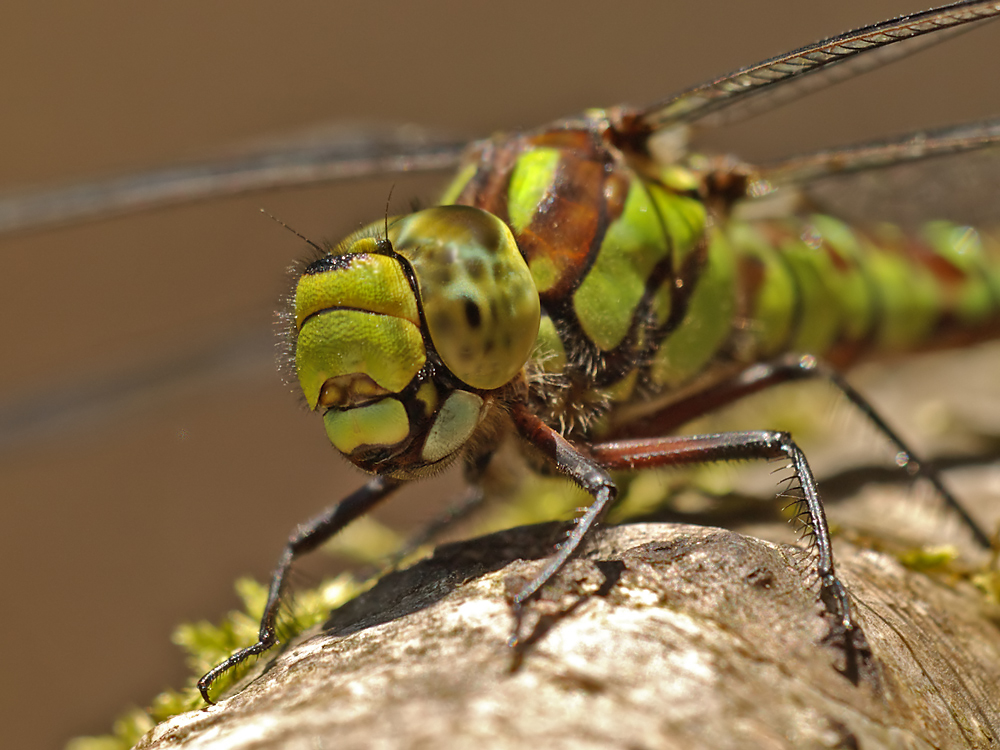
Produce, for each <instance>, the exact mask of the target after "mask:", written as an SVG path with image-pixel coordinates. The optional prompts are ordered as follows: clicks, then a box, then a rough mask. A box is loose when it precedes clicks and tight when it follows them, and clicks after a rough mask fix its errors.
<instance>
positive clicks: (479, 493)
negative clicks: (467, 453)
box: [386, 485, 486, 569]
mask: <svg viewBox="0 0 1000 750" xmlns="http://www.w3.org/2000/svg"><path fill="white" fill-rule="evenodd" d="M485 499H486V493H485V492H484V491H483V488H482V487H479V486H478V485H476V486H473V487H470V488H469V490H468V492H466V493H465V495H463V496H462V497H461V499H460V500H459V501H458V502H457V503H455V504H454V505H452V506H451V507H449V508H447V509H446V510H445V511H444V512H443V513H441V514H439V515H438V516H436V517H435V518H434V519H433V520H432V521H431V522H430V523H428V524H427V525H426V526H424V528H422V529H421V530H420V531H419V532H418V533H416V534H414V535H413V536H412V537H410V538H409V539H407V540H406V543H405V544H404V545H403V546H402V548H400V549H399V550H397V551H396V552H393V553H392V556H391V557H390V558H389V563H388V565H387V566H386V567H387V568H389V569H394V568H397V567H398V566H399V565H400V564H402V562H403V561H404V560H406V559H407V558H409V557H410V556H411V555H412V554H414V553H415V552H416V551H417V550H419V549H420V548H421V547H423V546H424V545H426V544H430V543H431V542H433V541H435V540H436V539H437V538H438V537H440V536H441V535H442V534H444V533H445V532H446V531H448V529H450V528H452V527H453V526H454V525H455V524H457V523H459V522H461V521H464V520H465V519H467V518H468V517H469V516H471V515H472V514H474V513H475V512H476V511H477V510H479V509H480V508H481V507H482V505H483V501H484V500H485Z"/></svg>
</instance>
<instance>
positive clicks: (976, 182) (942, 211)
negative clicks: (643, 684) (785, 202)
mask: <svg viewBox="0 0 1000 750" xmlns="http://www.w3.org/2000/svg"><path fill="white" fill-rule="evenodd" d="M757 175H758V177H757V179H756V181H755V182H754V183H752V184H751V186H750V190H749V192H750V194H751V195H753V196H756V197H759V198H767V197H769V196H770V195H772V194H779V195H780V193H781V192H782V191H783V189H786V190H787V189H788V188H792V189H795V190H798V191H800V192H801V193H803V194H805V195H806V196H808V198H809V199H810V203H811V204H812V206H814V207H816V206H818V207H820V208H822V209H823V210H825V211H830V212H832V213H835V214H837V215H838V216H840V217H842V218H845V219H849V220H853V221H865V220H877V221H892V222H895V223H897V224H901V225H903V226H908V227H912V226H916V225H917V224H919V223H921V222H923V221H926V220H928V219H945V218H946V219H951V220H952V221H958V222H962V223H968V224H979V225H983V226H990V225H997V224H1000V205H997V201H996V198H995V196H996V195H997V194H998V193H1000V118H996V119H991V120H983V121H981V122H975V123H965V124H962V125H957V126H951V127H947V128H941V129H937V130H924V131H917V132H913V133H907V134H905V135H900V136H895V137H893V138H888V139H884V140H878V141H871V142H867V143H860V144H854V145H851V146H845V147H840V148H834V149H826V150H822V151H817V152H815V153H812V154H805V155H801V156H795V157H790V158H787V159H783V160H781V161H780V162H774V163H771V164H764V165H761V166H760V167H759V168H758V170H757Z"/></svg>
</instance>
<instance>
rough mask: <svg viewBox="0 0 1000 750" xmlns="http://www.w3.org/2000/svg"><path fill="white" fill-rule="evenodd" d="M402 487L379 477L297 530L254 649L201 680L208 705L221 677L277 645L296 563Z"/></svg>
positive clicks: (283, 555) (274, 583)
mask: <svg viewBox="0 0 1000 750" xmlns="http://www.w3.org/2000/svg"><path fill="white" fill-rule="evenodd" d="M401 484H402V482H400V481H399V480H396V479H388V478H386V477H376V478H375V479H372V480H371V481H370V482H368V484H366V485H365V486H364V487H362V488H360V489H359V490H357V491H355V492H353V493H352V494H350V495H348V496H347V497H346V498H344V499H343V500H341V501H340V502H339V503H337V504H336V505H334V506H332V507H330V508H328V509H327V510H325V511H324V512H323V513H321V514H320V515H318V516H316V517H315V518H313V519H312V520H311V521H308V522H307V523H305V524H302V525H300V526H299V527H298V528H296V530H295V532H294V533H293V534H292V535H291V537H290V538H289V539H288V542H287V543H286V544H285V549H284V551H283V552H282V553H281V557H280V558H279V559H278V565H277V567H275V569H274V573H273V574H272V576H271V587H270V589H269V590H268V592H267V604H266V605H265V606H264V614H263V616H262V617H261V620H260V633H259V635H258V637H257V642H256V643H254V644H253V645H252V646H248V647H247V648H243V649H240V650H239V651H237V652H236V653H235V654H233V655H232V656H230V657H229V658H228V659H226V660H225V661H224V662H222V663H221V664H219V665H218V666H216V667H213V668H212V669H211V670H209V671H208V672H206V673H205V674H204V675H203V676H202V678H201V679H200V680H198V690H199V691H200V692H201V697H202V698H204V699H205V702H206V703H214V702H215V701H213V700H212V699H211V697H209V694H208V689H209V688H210V687H211V685H212V683H213V682H215V680H217V679H218V678H219V676H220V675H222V674H223V673H224V672H226V671H228V670H230V669H232V668H233V667H235V666H236V665H237V664H240V663H241V662H243V661H246V659H248V658H249V657H251V656H253V655H255V654H260V653H263V652H264V651H266V650H267V649H269V648H271V646H273V645H274V644H275V643H277V642H278V638H277V633H276V630H275V623H276V620H277V617H278V607H279V605H280V604H281V594H282V592H283V590H284V587H285V581H286V579H287V577H288V572H289V570H290V569H291V567H292V563H293V562H294V561H295V559H296V558H297V557H299V556H301V555H304V554H306V553H307V552H311V551H313V550H314V549H316V548H317V547H319V546H320V545H321V544H323V543H324V542H325V541H326V540H327V539H329V538H330V537H332V536H333V535H334V534H336V533H337V532H338V531H340V530H341V529H343V528H344V527H345V526H347V525H348V524H349V523H351V522H352V521H354V520H355V519H356V518H358V517H359V516H363V515H364V514H365V513H367V512H368V511H369V510H371V509H372V508H373V507H374V506H375V505H376V504H377V503H378V502H380V501H381V500H384V499H385V498H386V497H387V496H388V495H389V494H390V493H391V492H392V491H393V490H395V489H396V488H398V487H399V486H400V485H401Z"/></svg>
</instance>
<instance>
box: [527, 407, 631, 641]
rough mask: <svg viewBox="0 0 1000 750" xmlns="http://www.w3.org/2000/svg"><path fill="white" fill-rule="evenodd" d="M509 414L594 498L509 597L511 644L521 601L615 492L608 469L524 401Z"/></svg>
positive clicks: (558, 565) (564, 558) (569, 552)
mask: <svg viewBox="0 0 1000 750" xmlns="http://www.w3.org/2000/svg"><path fill="white" fill-rule="evenodd" d="M511 417H512V418H513V421H514V425H515V426H516V427H517V430H518V432H519V433H520V434H521V437H523V438H525V439H526V440H527V441H528V442H529V443H531V444H532V445H533V446H534V447H535V448H536V449H537V450H539V451H540V452H541V453H542V454H543V455H545V456H546V457H547V458H548V459H549V460H550V461H551V462H552V465H553V466H554V467H555V468H556V469H557V470H558V471H560V472H561V473H563V474H565V475H566V476H567V477H569V478H570V479H572V480H573V481H574V482H576V483H577V484H578V485H580V487H582V488H583V489H584V490H586V491H587V492H589V493H590V494H591V495H592V496H593V498H594V502H593V503H591V505H590V507H589V508H588V509H587V510H586V512H585V513H584V514H583V515H582V516H580V517H579V518H577V519H576V522H575V524H574V525H573V529H572V530H571V531H570V533H569V534H568V535H567V537H566V538H565V539H564V540H563V541H562V542H561V543H560V544H559V546H558V547H557V548H556V554H555V555H553V556H552V557H551V558H550V559H549V561H548V563H546V565H545V567H544V568H543V569H542V570H541V572H540V573H538V574H537V575H536V576H535V577H534V578H533V579H532V580H531V581H529V582H528V584H527V585H525V587H524V588H523V589H521V590H520V591H519V592H518V593H517V594H515V595H514V597H513V598H512V599H511V606H512V607H513V610H514V618H515V625H514V634H513V636H512V637H511V640H510V644H511V646H514V647H517V646H518V645H519V644H520V631H521V618H522V615H523V608H524V605H525V604H526V603H527V602H528V601H530V600H531V599H532V598H534V597H535V596H537V594H538V592H539V591H541V589H542V587H543V586H545V584H546V583H548V582H549V581H550V580H552V577H553V576H554V575H555V574H556V573H558V572H559V571H560V570H561V569H562V567H563V566H564V565H565V564H566V563H567V562H568V561H569V559H570V557H572V556H573V553H574V552H576V550H577V548H579V546H580V543H581V542H583V539H584V537H586V535H587V532H588V531H590V529H592V528H593V527H594V524H595V523H597V522H598V521H599V520H600V519H601V517H602V516H603V515H604V514H605V513H606V512H607V510H608V508H609V507H610V506H611V504H612V502H613V501H614V499H615V496H616V494H617V492H618V489H617V487H615V483H614V481H613V480H612V479H611V476H610V475H609V474H608V472H607V471H606V470H605V469H604V468H602V467H601V466H600V465H599V464H597V463H596V462H595V461H593V460H592V459H590V458H588V457H587V456H584V455H583V454H582V453H580V451H579V450H577V449H576V448H575V447H574V446H573V445H572V444H571V443H570V442H569V441H568V440H566V438H564V437H563V436H562V435H560V434H559V433H558V432H556V431H555V430H553V429H552V428H551V427H549V426H548V425H546V424H545V423H544V422H543V421H542V420H541V419H539V418H538V417H537V416H536V415H535V414H533V413H532V412H531V411H530V410H529V409H528V408H527V406H525V405H524V404H515V405H514V407H513V408H512V409H511Z"/></svg>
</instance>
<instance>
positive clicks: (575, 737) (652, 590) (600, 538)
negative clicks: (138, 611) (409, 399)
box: [138, 524, 1000, 750]
mask: <svg viewBox="0 0 1000 750" xmlns="http://www.w3.org/2000/svg"><path fill="white" fill-rule="evenodd" d="M562 529H563V527H561V526H559V525H557V524H551V525H544V526H537V527H525V528H519V529H513V530H511V531H508V532H503V533H500V534H494V535H491V536H488V537H483V538H480V539H474V540H471V541H467V542H463V543H459V544H452V545H447V546H443V547H440V548H439V549H438V550H437V552H436V554H435V555H434V557H432V558H430V559H428V560H425V561H423V562H421V563H418V564H417V565H415V566H414V567H412V568H410V569H407V570H404V571H400V572H397V573H393V574H391V575H389V576H388V577H386V578H385V579H383V580H382V581H381V582H380V583H379V584H378V586H376V587H375V588H374V589H372V590H371V591H370V592H368V593H367V594H365V595H363V596H361V597H360V598H358V599H357V600H355V601H353V602H351V603H349V604H348V605H346V606H345V607H343V608H341V609H340V610H338V611H337V612H335V613H334V614H333V615H332V617H331V619H330V620H329V621H328V622H327V623H326V624H325V625H324V626H323V627H322V628H320V629H317V630H315V631H312V632H310V633H307V634H305V635H304V636H302V637H300V638H299V639H297V640H296V641H293V642H292V643H291V644H290V645H289V647H287V648H286V649H285V650H284V651H282V652H281V653H279V654H277V656H276V657H275V658H274V659H273V660H266V663H265V660H262V663H261V665H260V667H259V669H258V670H257V671H256V672H255V673H254V675H253V676H252V677H251V678H249V679H248V680H247V681H245V682H244V684H243V685H242V686H240V689H239V690H238V691H237V692H235V693H233V694H232V695H231V696H230V697H228V698H226V699H224V700H221V701H220V703H219V704H218V705H217V706H213V707H210V708H206V709H205V710H202V711H195V712H191V713H188V714H184V715H181V716H177V717H175V718H173V719H171V720H169V721H167V722H165V723H163V724H161V725H160V726H159V727H157V728H156V729H155V730H153V732H151V733H150V734H149V735H147V737H146V738H144V739H143V741H141V742H140V743H139V745H138V747H139V748H144V749H146V750H152V749H153V748H156V749H157V750H159V749H162V748H213V750H215V749H218V748H241V749H249V748H253V749H254V750H264V749H265V748H288V749H299V748H301V749H302V750H307V749H308V750H317V748H337V749H338V750H344V749H345V748H369V747H377V748H424V747H427V748H445V749H446V748H476V747H480V748H526V747H533V746H534V747H547V748H549V747H573V748H592V747H593V748H598V747H599V748H609V747H610V748H678V749H680V748H685V749H689V748H876V747H877V748H883V747H884V748H931V747H934V748H967V747H969V748H988V747H998V746H1000V627H998V622H1000V616H998V613H997V611H996V608H992V607H991V606H990V605H987V604H986V603H985V600H984V598H983V597H982V596H981V595H980V594H979V593H977V592H976V591H975V590H974V589H973V588H972V587H971V586H969V585H968V584H964V583H957V584H956V582H955V581H944V580H937V579H935V578H933V577H930V576H927V575H924V574H921V573H916V572H913V571H910V570H907V569H906V568H904V567H903V566H902V565H900V563H899V562H897V561H896V559H895V558H893V557H891V556H888V555H885V554H881V553H876V552H872V551H867V550H860V549H857V548H855V547H853V546H851V545H850V544H848V543H847V542H844V541H842V540H838V541H837V542H836V545H835V546H836V552H837V555H838V557H837V561H838V565H839V571H840V574H841V576H842V578H843V580H844V582H845V583H846V584H847V586H848V587H849V589H850V591H851V594H852V596H853V599H854V604H855V607H856V614H857V617H858V619H859V620H860V621H861V623H862V625H863V628H864V631H865V633H866V635H867V638H868V641H869V643H870V645H871V649H872V654H873V660H872V662H871V664H870V666H869V668H867V669H862V671H861V673H860V676H859V679H858V681H857V683H856V684H855V683H853V682H852V681H851V680H849V679H848V678H847V677H845V676H844V674H843V673H842V672H841V671H840V670H841V668H842V667H843V665H844V659H843V653H842V652H841V651H839V650H838V649H837V648H836V647H835V646H833V645H830V644H825V643H824V642H823V636H824V634H825V633H826V631H827V624H826V621H825V620H824V619H823V617H822V616H821V614H820V608H819V606H818V604H817V602H816V588H815V586H814V585H812V584H811V579H810V578H809V576H808V573H807V571H808V566H807V565H805V564H804V563H803V562H802V561H801V560H797V552H796V550H795V549H793V548H790V547H786V546H781V545H776V544H773V543H770V542H765V541H761V540H760V539H757V538H755V537H753V536H747V535H744V534H740V533H737V532H734V531H726V530H722V529H717V528H706V527H700V526H688V525H679V524H635V525H626V526H619V527H614V528H604V529H599V530H598V531H597V532H595V534H594V535H593V537H592V538H591V539H590V540H589V543H588V545H587V547H586V550H585V551H584V553H583V554H582V555H581V556H580V557H579V558H578V559H576V560H574V561H573V562H572V563H571V564H570V565H569V566H568V567H567V569H566V570H565V571H563V573H562V574H561V575H560V576H559V578H558V583H557V584H556V585H554V586H553V587H551V589H547V590H546V592H545V594H546V595H545V597H544V598H543V599H542V601H540V602H538V603H537V604H536V605H535V606H533V608H532V616H531V618H530V619H529V620H528V621H527V623H526V624H527V626H528V629H529V630H530V631H531V633H532V635H531V636H530V638H529V641H530V643H529V647H528V648H527V649H525V650H524V652H523V658H520V659H518V658H517V655H516V654H515V653H514V651H513V650H512V649H511V648H509V647H508V646H507V641H508V638H509V637H510V634H511V628H512V625H513V618H512V616H511V613H510V609H509V607H508V605H507V604H506V601H507V597H508V596H509V594H510V593H511V592H514V591H517V590H518V587H519V586H520V585H521V583H522V582H523V581H525V580H526V579H527V578H529V577H530V576H531V575H532V573H533V572H534V571H536V570H537V569H538V566H539V565H540V564H541V563H540V560H541V559H542V558H544V557H545V556H547V555H549V554H550V552H551V549H552V545H553V543H554V542H555V541H557V540H558V539H559V534H560V533H562ZM798 554H799V556H800V553H798Z"/></svg>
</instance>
